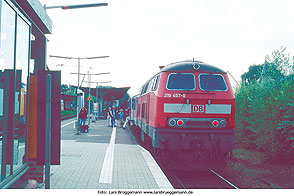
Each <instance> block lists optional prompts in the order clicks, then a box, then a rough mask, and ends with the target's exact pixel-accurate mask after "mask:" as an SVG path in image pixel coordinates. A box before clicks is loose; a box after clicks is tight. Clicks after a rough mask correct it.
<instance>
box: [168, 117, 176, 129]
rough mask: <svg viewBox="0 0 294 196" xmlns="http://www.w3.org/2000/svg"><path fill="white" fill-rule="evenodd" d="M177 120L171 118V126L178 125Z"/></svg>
mask: <svg viewBox="0 0 294 196" xmlns="http://www.w3.org/2000/svg"><path fill="white" fill-rule="evenodd" d="M176 124H177V122H176V120H175V119H173V118H171V119H169V120H168V125H169V126H171V127H174V126H176Z"/></svg>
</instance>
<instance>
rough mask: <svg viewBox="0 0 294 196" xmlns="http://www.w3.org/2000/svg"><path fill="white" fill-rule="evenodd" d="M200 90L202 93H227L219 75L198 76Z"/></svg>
mask: <svg viewBox="0 0 294 196" xmlns="http://www.w3.org/2000/svg"><path fill="white" fill-rule="evenodd" d="M199 83H200V89H201V90H203V91H227V90H228V86H227V84H226V82H225V80H224V77H223V76H222V75H220V74H200V75H199Z"/></svg>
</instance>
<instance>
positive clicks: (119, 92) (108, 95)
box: [80, 87, 130, 101]
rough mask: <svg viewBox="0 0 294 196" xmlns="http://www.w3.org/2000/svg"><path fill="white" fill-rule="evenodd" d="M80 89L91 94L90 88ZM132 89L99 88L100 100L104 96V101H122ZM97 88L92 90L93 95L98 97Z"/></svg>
mask: <svg viewBox="0 0 294 196" xmlns="http://www.w3.org/2000/svg"><path fill="white" fill-rule="evenodd" d="M80 89H81V90H82V91H84V92H86V93H89V88H88V87H80ZM129 89H130V87H122V88H114V87H99V88H98V96H99V97H98V98H99V99H101V95H102V96H103V100H104V101H112V100H119V99H122V98H123V97H124V96H125V95H126V94H127V92H128V90H129ZM96 93H97V88H91V93H90V94H91V95H93V96H95V97H97V94H96Z"/></svg>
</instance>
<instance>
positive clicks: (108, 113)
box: [107, 107, 111, 127]
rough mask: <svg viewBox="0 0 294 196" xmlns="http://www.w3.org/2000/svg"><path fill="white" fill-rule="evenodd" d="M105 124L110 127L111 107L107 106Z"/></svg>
mask: <svg viewBox="0 0 294 196" xmlns="http://www.w3.org/2000/svg"><path fill="white" fill-rule="evenodd" d="M107 126H108V127H111V107H109V108H108V111H107Z"/></svg>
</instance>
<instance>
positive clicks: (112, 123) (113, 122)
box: [110, 106, 116, 127]
mask: <svg viewBox="0 0 294 196" xmlns="http://www.w3.org/2000/svg"><path fill="white" fill-rule="evenodd" d="M110 117H111V126H112V127H116V125H115V119H116V110H115V106H112V110H111V113H110Z"/></svg>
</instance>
